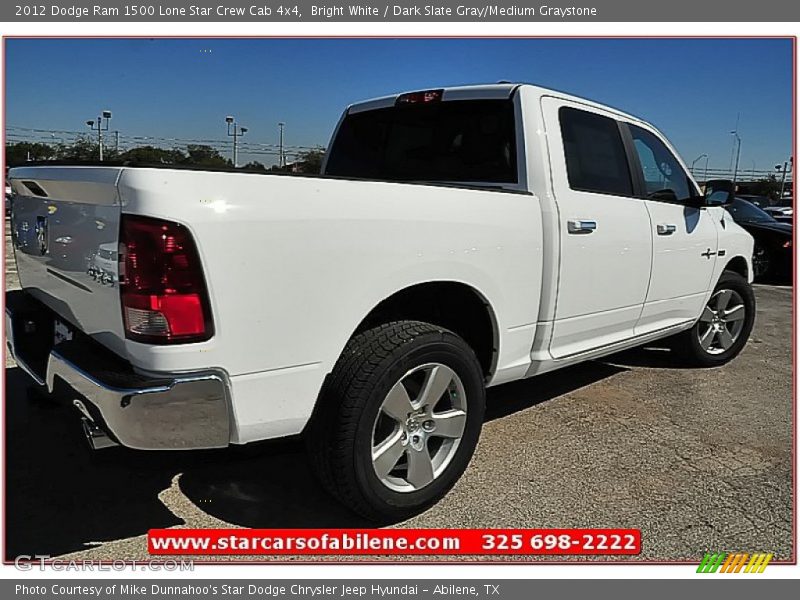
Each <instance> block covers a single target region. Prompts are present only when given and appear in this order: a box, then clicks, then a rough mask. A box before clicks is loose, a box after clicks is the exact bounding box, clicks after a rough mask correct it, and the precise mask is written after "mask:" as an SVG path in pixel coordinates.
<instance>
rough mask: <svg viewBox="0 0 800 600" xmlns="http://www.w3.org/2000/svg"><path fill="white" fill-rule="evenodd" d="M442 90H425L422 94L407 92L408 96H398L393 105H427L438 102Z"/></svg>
mask: <svg viewBox="0 0 800 600" xmlns="http://www.w3.org/2000/svg"><path fill="white" fill-rule="evenodd" d="M443 92H444V90H426V91H424V92H409V93H408V94H400V95H399V96H398V97H397V100H396V101H395V105H397V106H400V105H403V104H429V103H431V102H439V101H440V100H441V99H442V93H443Z"/></svg>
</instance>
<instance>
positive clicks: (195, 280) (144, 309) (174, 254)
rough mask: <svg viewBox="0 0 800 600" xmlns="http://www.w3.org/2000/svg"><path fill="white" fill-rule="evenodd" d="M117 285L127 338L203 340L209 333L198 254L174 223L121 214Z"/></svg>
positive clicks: (157, 341) (159, 341)
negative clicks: (118, 283)
mask: <svg viewBox="0 0 800 600" xmlns="http://www.w3.org/2000/svg"><path fill="white" fill-rule="evenodd" d="M120 245H121V252H120V255H119V275H120V277H119V281H120V285H119V289H120V294H121V297H122V316H123V319H124V320H125V333H126V336H127V337H128V338H129V339H132V340H136V341H140V342H148V343H154V344H170V343H172V344H176V343H189V342H202V341H204V340H207V339H209V338H210V337H211V336H212V335H213V334H214V327H213V323H212V321H211V311H210V310H209V302H208V292H207V291H206V284H205V281H204V279H203V270H202V267H201V265H200V257H199V255H198V254H197V248H196V246H195V243H194V240H193V239H192V236H191V234H190V233H189V231H188V230H187V229H186V228H185V227H184V226H183V225H180V224H178V223H173V222H171V221H163V220H161V219H152V218H150V217H138V216H131V215H123V216H122V224H121V227H120Z"/></svg>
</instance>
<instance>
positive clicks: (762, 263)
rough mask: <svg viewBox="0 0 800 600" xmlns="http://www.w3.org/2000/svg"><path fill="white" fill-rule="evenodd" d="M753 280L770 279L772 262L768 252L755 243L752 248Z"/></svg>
mask: <svg viewBox="0 0 800 600" xmlns="http://www.w3.org/2000/svg"><path fill="white" fill-rule="evenodd" d="M752 262H753V279H755V280H756V281H766V280H768V279H770V278H771V277H772V271H773V266H774V265H773V260H772V254H771V253H770V251H769V250H768V249H767V248H765V247H764V246H762V245H761V244H759V243H758V242H756V244H755V245H754V247H753V259H752Z"/></svg>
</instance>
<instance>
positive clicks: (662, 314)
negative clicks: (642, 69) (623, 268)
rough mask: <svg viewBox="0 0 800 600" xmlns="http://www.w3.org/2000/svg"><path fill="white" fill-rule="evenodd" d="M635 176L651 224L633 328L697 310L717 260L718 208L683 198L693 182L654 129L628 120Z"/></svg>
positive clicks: (672, 321) (652, 326)
mask: <svg viewBox="0 0 800 600" xmlns="http://www.w3.org/2000/svg"><path fill="white" fill-rule="evenodd" d="M627 129H628V131H629V132H630V141H631V144H630V147H631V148H632V150H633V152H632V154H633V155H634V161H633V162H634V176H635V177H637V178H639V182H638V186H639V187H640V194H641V196H642V197H643V198H644V204H645V206H646V207H647V210H648V212H649V213H650V219H651V222H652V227H653V270H652V275H651V278H650V287H649V289H648V292H647V299H646V300H645V306H644V308H643V310H642V316H641V318H640V320H639V323H638V324H637V325H636V333H637V335H638V334H644V333H648V332H651V331H657V330H659V329H664V328H666V327H670V326H672V325H677V324H679V323H683V322H686V321H689V320H694V319H696V318H697V317H698V315H700V312H701V311H702V308H703V304H704V302H705V299H706V295H707V292H708V290H709V288H710V286H711V278H712V276H713V273H714V266H715V264H716V260H717V251H718V247H717V224H716V223H715V222H714V221H715V219H718V218H719V217H718V209H715V208H705V207H704V208H697V207H693V206H690V205H689V203H688V202H687V200H688V198H690V197H691V196H697V195H699V193H700V192H699V190H698V189H697V187H696V185H695V183H694V182H693V181H692V179H691V178H690V177H689V174H688V173H687V172H686V169H685V168H684V166H683V165H682V164H681V162H680V160H678V158H677V157H676V155H675V153H674V152H673V151H672V149H671V148H670V147H669V146H668V145H667V143H666V141H665V140H664V139H663V138H661V137H660V135H659V134H658V133H657V132H655V131H654V130H651V129H648V128H645V127H644V126H640V125H634V124H628V125H627Z"/></svg>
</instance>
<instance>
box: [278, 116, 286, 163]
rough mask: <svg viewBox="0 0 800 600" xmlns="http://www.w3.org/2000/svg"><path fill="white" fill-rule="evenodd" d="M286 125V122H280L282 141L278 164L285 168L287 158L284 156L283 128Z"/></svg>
mask: <svg viewBox="0 0 800 600" xmlns="http://www.w3.org/2000/svg"><path fill="white" fill-rule="evenodd" d="M284 127H286V123H283V122H281V123H278V128H279V129H280V131H281V133H280V143H279V150H278V166H279V167H280V168H283V167H285V166H286V158H285V157H284V156H283V128H284Z"/></svg>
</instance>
